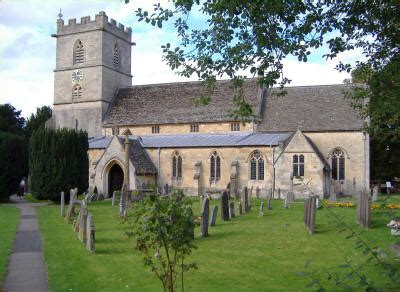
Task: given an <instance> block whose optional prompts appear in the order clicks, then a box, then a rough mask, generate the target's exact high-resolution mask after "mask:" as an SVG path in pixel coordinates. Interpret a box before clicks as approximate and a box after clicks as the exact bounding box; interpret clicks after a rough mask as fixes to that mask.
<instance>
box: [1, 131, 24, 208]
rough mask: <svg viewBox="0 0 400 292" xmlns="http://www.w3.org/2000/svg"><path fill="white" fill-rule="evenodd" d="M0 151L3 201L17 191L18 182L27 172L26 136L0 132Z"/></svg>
mask: <svg viewBox="0 0 400 292" xmlns="http://www.w3.org/2000/svg"><path fill="white" fill-rule="evenodd" d="M0 153H1V159H0V161H1V163H0V202H5V201H7V200H8V197H9V196H10V195H12V194H13V193H15V192H16V191H17V189H18V186H19V182H20V181H21V179H22V177H23V176H26V174H27V172H28V163H27V162H28V151H27V141H26V138H25V137H24V136H18V135H15V134H12V133H6V132H0Z"/></svg>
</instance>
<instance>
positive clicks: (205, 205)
mask: <svg viewBox="0 0 400 292" xmlns="http://www.w3.org/2000/svg"><path fill="white" fill-rule="evenodd" d="M209 216H210V200H209V199H208V198H207V197H206V198H205V199H204V200H203V202H202V205H201V221H200V236H201V237H207V236H208V220H209Z"/></svg>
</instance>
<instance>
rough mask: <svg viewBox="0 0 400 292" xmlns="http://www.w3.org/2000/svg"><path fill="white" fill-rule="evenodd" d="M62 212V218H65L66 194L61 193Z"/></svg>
mask: <svg viewBox="0 0 400 292" xmlns="http://www.w3.org/2000/svg"><path fill="white" fill-rule="evenodd" d="M60 209H61V210H60V211H61V217H64V216H65V197H64V192H61V203H60Z"/></svg>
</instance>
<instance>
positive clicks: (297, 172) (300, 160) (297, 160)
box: [293, 154, 304, 176]
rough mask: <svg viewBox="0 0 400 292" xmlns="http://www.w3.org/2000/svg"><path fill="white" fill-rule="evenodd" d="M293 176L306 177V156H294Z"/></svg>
mask: <svg viewBox="0 0 400 292" xmlns="http://www.w3.org/2000/svg"><path fill="white" fill-rule="evenodd" d="M293 176H304V155H303V154H300V155H297V154H295V155H293Z"/></svg>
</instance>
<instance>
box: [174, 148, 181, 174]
mask: <svg viewBox="0 0 400 292" xmlns="http://www.w3.org/2000/svg"><path fill="white" fill-rule="evenodd" d="M172 178H175V179H179V178H182V156H181V155H180V154H179V153H178V152H175V153H174V155H173V156H172Z"/></svg>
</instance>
